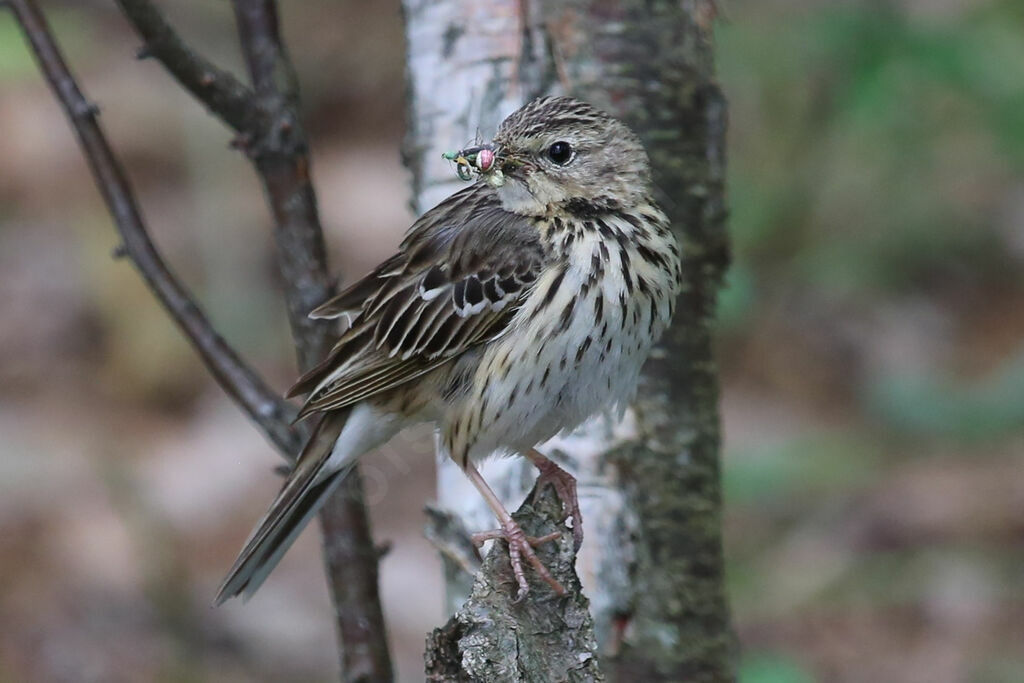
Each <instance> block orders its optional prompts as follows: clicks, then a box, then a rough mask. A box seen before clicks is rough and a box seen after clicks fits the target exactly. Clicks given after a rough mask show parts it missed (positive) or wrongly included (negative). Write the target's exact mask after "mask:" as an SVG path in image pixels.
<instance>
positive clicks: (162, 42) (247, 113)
mask: <svg viewBox="0 0 1024 683" xmlns="http://www.w3.org/2000/svg"><path fill="white" fill-rule="evenodd" d="M117 4H118V5H119V6H120V7H121V11H122V12H124V14H125V16H126V17H128V20H129V21H130V22H131V23H132V25H133V26H134V27H135V30H136V31H138V32H139V35H140V36H141V37H142V40H143V42H144V45H143V47H142V49H141V50H140V52H139V56H140V57H154V58H156V59H157V60H159V61H160V63H161V64H163V65H164V66H165V67H166V68H167V70H168V71H170V72H171V74H172V75H173V76H174V78H176V79H177V80H178V82H179V83H181V85H182V86H183V87H184V88H185V89H186V90H188V91H189V92H190V93H192V94H193V95H194V96H195V97H196V99H198V100H199V101H200V102H202V103H203V104H205V105H206V106H207V107H209V109H210V111H212V112H213V113H214V114H215V115H217V116H218V117H219V118H220V119H221V120H222V121H224V122H225V123H226V124H227V125H229V126H230V127H231V128H233V129H235V130H236V131H238V132H244V131H248V130H252V129H253V128H255V127H256V121H255V119H256V117H257V116H258V115H259V113H260V112H259V110H258V109H257V107H256V106H255V103H254V101H253V97H254V95H253V92H252V90H250V89H249V88H248V87H246V85H245V84H244V83H241V82H240V81H239V80H238V79H236V78H235V77H234V76H233V75H231V73H229V72H227V71H224V70H222V69H220V68H218V67H217V66H215V65H214V64H213V63H211V62H210V61H209V60H207V59H206V58H204V57H203V56H202V55H200V54H199V53H197V52H196V51H195V50H194V49H192V48H191V47H189V46H188V45H187V44H185V42H184V41H183V40H182V39H181V38H180V37H179V36H178V34H177V33H176V32H175V31H174V28H173V27H171V25H170V24H168V23H167V20H166V19H164V17H163V15H162V14H161V13H160V11H159V10H158V9H157V8H156V7H155V6H154V5H153V3H151V2H150V1H149V0H117Z"/></svg>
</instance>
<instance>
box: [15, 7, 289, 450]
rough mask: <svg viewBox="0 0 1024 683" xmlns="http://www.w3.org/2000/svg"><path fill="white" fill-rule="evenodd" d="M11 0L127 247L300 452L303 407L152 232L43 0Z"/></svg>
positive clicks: (267, 429)
mask: <svg viewBox="0 0 1024 683" xmlns="http://www.w3.org/2000/svg"><path fill="white" fill-rule="evenodd" d="M8 4H9V6H10V7H11V9H12V10H13V11H14V14H15V17H17V19H18V22H19V24H21V27H22V30H23V31H24V33H25V36H26V38H27V39H28V41H29V44H30V45H31V46H32V51H33V53H34V54H35V57H36V59H37V60H38V62H39V67H40V69H41V70H42V72H43V74H44V75H45V76H46V80H47V81H48V82H49V84H50V86H51V88H53V91H54V94H55V95H56V97H57V99H58V100H59V101H60V103H61V106H62V107H63V108H64V111H65V113H67V115H68V119H69V120H70V122H71V126H72V128H74V131H75V134H76V135H77V136H78V140H79V143H80V144H81V146H82V151H83V152H84V154H85V157H86V159H87V160H88V162H89V167H90V168H91V169H92V173H93V176H94V177H95V178H96V183H97V185H99V188H100V191H101V192H102V193H103V199H104V201H105V202H106V204H107V207H108V209H109V210H110V213H111V216H112V217H113V218H114V223H115V225H116V227H117V231H118V232H119V233H120V235H121V239H122V240H123V242H124V252H125V253H126V254H127V255H128V257H129V258H130V259H131V261H132V263H134V264H135V267H136V268H137V269H138V270H139V273H141V275H142V277H143V279H145V281H146V284H147V285H148V286H149V288H150V289H151V290H152V292H153V294H154V295H155V296H156V298H157V299H158V300H159V301H160V303H161V304H162V305H163V307H164V308H165V309H166V310H167V313H168V315H170V316H171V319H172V320H173V321H174V322H175V324H177V326H178V327H179V328H180V329H181V331H182V332H183V333H184V334H185V337H186V338H187V339H188V340H189V342H190V343H191V344H192V346H193V347H194V348H195V350H196V352H197V353H198V354H199V357H200V358H201V359H202V361H203V363H204V364H205V365H206V367H207V369H208V370H209V371H210V373H211V374H212V375H213V376H214V378H215V379H216V380H217V383H218V384H220V386H221V387H222V388H223V389H224V391H226V392H227V393H228V395H229V396H231V398H232V399H233V400H234V401H235V402H236V403H237V404H238V405H239V406H240V407H241V408H242V410H244V411H245V413H246V414H247V415H249V417H250V418H251V419H252V420H253V422H255V423H256V424H257V425H258V426H259V428H260V429H261V430H262V431H263V433H264V434H265V435H266V436H267V438H268V439H270V441H271V442H272V443H273V444H274V445H275V446H276V447H277V449H278V450H279V451H281V453H283V454H285V455H286V456H292V455H294V454H295V453H297V452H298V450H299V447H300V446H301V443H302V436H301V435H300V434H299V433H298V432H297V431H296V430H294V429H292V428H291V427H289V424H290V423H291V420H292V418H293V416H294V415H295V409H294V408H293V407H292V406H291V405H290V404H288V403H287V402H285V401H284V400H282V399H281V398H279V396H278V394H277V393H276V392H275V391H274V390H272V389H271V388H270V387H269V386H268V385H267V383H266V382H265V381H264V380H263V379H262V378H261V377H260V376H259V375H258V374H257V373H256V371H255V370H253V369H252V368H251V367H249V365H247V364H246V363H245V361H243V360H242V359H241V358H240V357H239V355H238V354H237V353H236V352H235V350H234V349H233V348H231V346H230V345H229V344H228V343H227V342H226V341H225V340H224V338H223V337H222V336H221V335H220V334H219V333H218V332H217V331H216V330H215V329H214V327H213V325H212V324H211V323H210V320H209V319H208V318H207V317H206V315H205V314H204V313H203V312H202V310H200V308H199V306H198V305H197V304H196V303H195V298H194V297H193V296H192V294H191V293H190V292H189V291H188V290H187V289H186V288H185V286H184V285H183V284H182V283H181V281H180V280H179V279H178V278H177V277H176V276H175V274H174V273H173V272H172V271H171V270H170V268H168V266H167V264H166V263H165V262H164V260H163V257H162V256H161V255H160V252H159V251H158V250H157V248H156V246H155V245H154V244H153V241H152V240H151V239H150V237H149V234H148V231H147V229H146V223H145V221H144V219H143V217H142V214H141V212H140V211H139V207H138V203H137V202H136V200H135V196H134V193H133V191H132V187H131V184H130V183H129V181H128V178H127V176H126V175H125V173H124V169H123V167H122V166H121V163H120V162H119V161H118V159H117V157H116V156H114V153H113V151H112V150H111V148H110V145H109V144H108V143H107V139H106V136H105V135H104V134H103V129H102V128H101V127H100V125H99V123H98V122H97V120H96V116H97V113H98V110H97V108H96V105H94V104H92V103H91V102H89V100H87V99H86V98H85V96H84V95H83V94H82V91H81V89H80V88H79V87H78V83H77V82H76V81H75V78H74V76H72V75H71V72H70V70H69V69H68V66H67V63H66V62H65V61H64V58H63V56H62V55H61V53H60V49H59V48H58V47H57V44H56V41H55V40H54V38H53V34H52V33H51V31H50V29H49V26H48V25H47V23H46V20H45V19H44V17H43V15H42V14H41V13H40V12H39V9H38V7H36V5H35V2H34V1H33V0H11V1H10V2H9V3H8Z"/></svg>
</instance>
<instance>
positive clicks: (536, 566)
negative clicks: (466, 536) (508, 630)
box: [471, 519, 565, 603]
mask: <svg viewBox="0 0 1024 683" xmlns="http://www.w3.org/2000/svg"><path fill="white" fill-rule="evenodd" d="M559 536H561V534H560V533H559V532H557V531H554V532H552V533H550V534H546V535H544V536H539V537H537V536H527V535H526V532H524V531H523V529H522V527H520V526H519V525H518V524H517V523H516V522H515V520H512V519H509V520H508V521H507V522H504V523H503V524H502V526H501V528H500V529H492V530H490V531H481V532H480V533H476V534H473V536H472V537H471V538H472V540H473V543H475V544H477V545H478V546H479V545H481V544H483V543H484V542H485V541H490V540H492V539H495V538H502V539H504V540H505V542H506V543H507V544H508V559H509V562H510V563H511V564H512V574H513V576H515V578H516V584H517V585H518V586H519V590H518V591H517V592H516V597H515V600H513V603H518V602H521V601H522V599H523V598H525V597H526V594H527V593H529V592H530V585H529V584H528V583H527V582H526V571H525V570H524V569H523V558H525V559H526V561H527V562H529V563H530V566H531V567H533V570H534V571H535V572H537V574H538V575H539V576H540V578H542V579H544V581H545V582H546V583H547V584H548V585H549V586H551V590H553V591H555V593H557V594H558V595H565V588H563V587H562V584H560V583H559V582H558V581H557V580H556V579H555V577H553V576H551V572H549V571H548V568H547V567H545V566H544V563H543V562H541V561H540V558H539V557H537V554H536V553H535V552H533V549H534V547H536V546H539V545H541V544H542V543H548V542H550V541H553V540H555V539H557V538H558V537H559Z"/></svg>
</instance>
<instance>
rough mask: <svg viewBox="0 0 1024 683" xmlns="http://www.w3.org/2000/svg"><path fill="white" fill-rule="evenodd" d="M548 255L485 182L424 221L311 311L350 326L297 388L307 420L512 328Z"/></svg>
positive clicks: (530, 226) (402, 380) (410, 376)
mask: <svg viewBox="0 0 1024 683" xmlns="http://www.w3.org/2000/svg"><path fill="white" fill-rule="evenodd" d="M545 264H546V255H545V250H544V248H543V246H542V245H541V242H540V239H539V236H538V233H537V229H536V227H535V226H534V225H533V224H532V222H531V221H530V220H529V219H527V218H524V217H522V216H519V215H517V214H514V213H510V212H508V211H505V210H504V209H503V208H502V207H501V204H500V202H499V200H498V198H497V196H496V195H495V193H494V190H493V189H492V188H490V187H488V186H486V185H484V184H482V183H477V184H475V185H472V186H470V187H468V188H466V189H465V190H463V191H461V192H459V193H457V194H455V195H453V196H451V197H449V198H448V199H447V200H445V201H444V202H442V203H441V204H439V205H438V206H437V207H435V208H434V209H432V210H430V211H429V212H427V213H426V214H424V216H423V217H422V218H420V219H419V220H418V221H417V222H416V223H415V224H414V225H413V227H412V229H411V230H410V231H409V233H408V235H407V236H406V238H405V240H404V241H403V242H402V245H401V247H400V249H399V252H398V253H397V254H396V255H395V256H393V257H391V258H390V259H388V260H387V261H385V262H384V263H382V264H381V265H380V266H378V267H377V268H376V269H375V270H374V271H373V272H372V273H370V274H369V275H368V276H366V277H365V278H363V279H362V280H360V281H358V282H356V283H355V284H353V285H351V286H350V287H349V288H348V289H346V290H345V291H344V292H342V293H341V294H339V295H338V296H336V297H334V298H333V299H331V300H330V301H328V302H326V303H325V304H323V305H322V306H320V307H319V308H317V309H316V310H314V311H313V312H312V313H311V314H310V315H311V316H312V317H320V318H334V317H339V316H342V315H346V316H348V317H349V319H350V320H351V326H350V327H349V329H348V330H347V331H346V332H345V333H344V334H343V335H342V337H341V339H340V340H339V341H338V343H337V344H336V345H335V347H334V349H333V350H332V351H331V353H330V354H329V355H328V357H327V358H326V359H325V360H324V361H323V362H322V363H321V364H320V365H319V366H317V367H316V368H313V369H312V370H311V371H310V372H308V373H307V374H306V375H305V376H303V377H302V378H300V379H299V381H298V382H297V383H296V384H295V386H294V387H292V389H291V391H290V392H289V396H294V395H297V394H301V393H306V392H309V397H308V398H307V399H306V403H305V405H304V406H303V408H302V411H301V412H300V417H301V416H305V415H308V414H309V413H312V412H315V411H322V410H334V409H337V408H343V407H345V406H348V405H352V404H354V403H356V402H358V401H361V400H363V399H365V398H368V397H370V396H373V395H375V394H378V393H380V392H383V391H387V390H389V389H393V388H395V387H397V386H399V385H401V384H404V383H405V382H408V381H410V380H412V379H414V378H416V377H418V376H420V375H422V374H424V373H426V372H429V371H430V370H433V369H434V368H436V367H438V366H440V365H442V364H443V363H445V362H447V361H449V360H451V359H453V358H455V357H457V356H459V355H460V354H462V353H463V352H465V351H466V350H467V349H470V348H472V347H473V346H475V345H477V344H480V343H482V342H485V341H487V340H490V339H494V338H496V337H498V336H500V335H501V334H503V333H504V332H505V330H506V329H507V327H508V324H509V321H510V320H511V319H512V317H513V315H514V313H515V311H516V310H517V309H518V307H519V305H520V304H521V303H522V300H523V299H524V298H525V295H526V293H527V292H528V291H529V289H530V288H531V287H532V285H533V283H534V282H535V281H536V280H537V278H538V277H539V276H540V273H541V271H542V269H543V268H544V266H545Z"/></svg>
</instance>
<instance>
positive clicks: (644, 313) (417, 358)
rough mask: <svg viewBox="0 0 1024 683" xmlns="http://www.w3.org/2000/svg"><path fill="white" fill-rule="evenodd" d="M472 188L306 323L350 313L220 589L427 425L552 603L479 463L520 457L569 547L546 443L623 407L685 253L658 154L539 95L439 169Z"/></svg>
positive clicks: (602, 120) (262, 575) (248, 590)
mask: <svg viewBox="0 0 1024 683" xmlns="http://www.w3.org/2000/svg"><path fill="white" fill-rule="evenodd" d="M445 156H446V158H449V159H451V160H453V161H455V162H456V163H457V165H458V170H459V175H460V177H463V178H466V179H473V177H474V176H475V181H474V182H473V184H472V185H470V186H468V187H467V188H465V189H464V190H462V191H460V192H457V193H455V194H454V195H452V196H451V197H449V198H448V199H445V200H444V201H443V202H441V203H440V204H438V205H437V206H436V207H434V208H433V209H431V210H430V211H428V212H427V213H426V214H424V215H423V216H422V217H421V218H420V219H419V220H417V221H416V222H415V223H414V224H413V226H412V228H411V229H410V230H409V233H408V235H407V236H406V238H405V240H404V241H403V242H402V244H401V246H400V247H399V249H398V253H397V254H395V255H394V256H392V257H391V258H389V259H388V260H387V261H385V262H384V263H382V264H381V265H379V266H378V267H377V268H376V269H374V270H373V272H371V273H370V274H369V275H367V276H366V277H364V278H363V279H361V280H359V281H358V282H356V283H354V284H352V285H351V286H350V287H348V289H346V290H345V291H343V292H342V293H341V294H339V295H338V296H336V297H334V298H333V299H331V300H330V301H327V302H326V303H324V304H323V305H321V306H320V307H319V308H317V309H316V310H314V311H313V312H312V313H310V316H311V317H313V318H338V317H342V316H344V317H346V318H347V319H348V321H349V327H348V329H347V330H346V331H345V332H344V333H343V334H342V335H341V338H340V339H339V340H338V343H337V344H336V345H335V346H334V348H333V350H332V351H331V352H330V354H329V355H328V356H327V358H325V359H324V360H323V362H321V363H320V365H318V366H317V367H315V368H314V369H313V370H311V371H310V372H308V373H307V374H306V375H305V376H303V377H302V378H301V379H299V381H298V382H297V383H296V384H295V386H294V387H293V388H292V390H291V392H290V393H289V395H290V396H294V395H297V394H308V397H307V398H306V402H305V405H304V406H303V408H302V411H301V416H302V417H306V416H312V415H319V416H320V421H319V423H318V424H317V426H316V428H315V430H314V433H313V436H312V438H311V439H310V441H309V443H308V444H307V445H306V446H305V448H304V449H303V452H302V454H301V455H300V456H299V458H298V460H297V461H296V463H295V467H294V469H293V470H292V472H291V473H290V475H289V476H288V478H287V480H286V481H285V483H284V486H283V487H282V489H281V491H280V492H279V493H278V495H277V497H276V498H275V499H274V501H273V503H272V504H271V506H270V510H269V511H268V512H267V514H266V515H265V516H264V517H263V519H262V520H260V522H259V524H258V525H257V527H256V529H255V531H253V533H252V535H251V536H250V537H249V540H248V541H247V542H246V544H245V547H244V548H243V549H242V552H241V554H240V555H239V557H238V559H237V560H236V562H235V564H234V566H233V567H232V568H231V571H230V572H229V574H228V576H227V578H226V579H225V580H224V583H223V585H222V586H221V588H220V591H219V592H218V594H217V598H216V603H217V604H219V603H221V602H223V601H224V600H226V599H228V598H230V597H233V596H236V595H239V594H244V595H246V596H249V595H251V594H252V593H253V592H254V591H255V590H256V589H257V588H259V586H260V584H262V583H263V581H264V579H266V577H267V575H268V574H269V573H270V571H271V570H272V569H273V568H274V566H275V565H276V564H277V562H278V560H280V559H281V556H282V555H283V554H284V552H285V551H286V550H287V549H288V547H289V546H290V545H291V543H292V542H293V541H294V540H295V537H296V536H297V535H298V534H299V532H300V531H301V530H302V528H303V527H304V526H305V525H306V523H307V522H309V520H310V518H311V517H312V516H313V515H314V514H315V513H316V511H317V510H318V509H319V508H320V506H321V505H322V504H323V503H324V501H325V500H326V499H327V497H328V496H329V495H330V493H331V492H332V491H333V490H334V488H335V487H336V486H337V485H338V483H339V482H340V481H341V480H342V478H343V476H344V474H345V472H346V471H347V470H348V469H349V467H350V466H351V465H352V464H353V463H355V462H356V460H357V459H358V458H359V457H360V456H361V455H363V454H364V453H366V452H367V451H369V450H371V449H373V448H375V447H377V446H379V445H381V444H382V443H384V442H385V441H387V440H388V439H390V438H391V437H392V436H393V435H394V434H395V433H396V432H398V431H399V430H400V429H402V428H403V427H406V426H408V425H410V424H414V423H418V422H433V423H434V424H435V425H436V426H437V429H438V430H439V432H440V437H441V438H440V444H441V448H443V450H444V451H445V454H446V455H447V456H448V457H451V458H452V459H453V460H454V461H455V462H457V463H458V464H459V465H460V466H462V468H463V469H464V470H465V472H466V475H467V476H468V477H469V479H470V480H471V481H472V482H473V484H474V485H475V486H476V488H477V489H479V490H480V493H481V494H482V495H483V496H484V498H485V499H486V500H487V503H488V504H489V506H490V507H491V508H492V509H493V510H494V514H495V516H496V517H497V518H498V522H499V525H500V528H499V529H497V530H496V531H493V532H484V533H483V534H481V535H479V536H478V538H479V539H480V540H482V539H485V538H502V539H504V540H505V541H506V542H507V543H508V548H509V557H510V561H511V563H512V567H513V570H514V575H515V577H516V581H517V583H518V586H519V588H518V592H517V599H522V597H523V596H525V595H526V593H527V590H528V584H527V581H526V576H525V572H524V568H523V561H524V560H525V561H526V563H527V564H529V565H530V566H531V567H532V569H533V570H534V571H535V572H536V573H537V574H538V575H539V576H540V577H541V578H543V579H544V580H545V581H547V583H548V584H549V585H550V586H551V587H552V589H554V590H555V591H556V592H559V593H561V592H563V591H562V587H561V586H560V585H559V584H558V583H557V582H556V581H555V579H554V578H552V577H551V575H550V574H549V573H548V571H547V569H546V568H545V567H544V565H543V564H542V563H541V562H540V560H538V559H537V556H536V555H535V553H534V551H533V545H534V544H536V543H539V542H544V541H546V540H550V538H549V537H544V538H540V539H531V538H528V537H527V536H526V535H525V534H524V533H523V531H522V529H520V528H519V526H518V525H517V524H516V522H514V521H513V520H512V517H511V515H510V514H509V513H508V511H507V510H506V509H505V507H504V506H503V505H502V503H501V501H500V500H499V499H498V497H497V496H496V495H495V494H494V492H493V491H492V490H491V488H490V487H489V486H488V485H487V483H486V482H485V481H484V479H483V477H481V476H480V473H479V471H478V470H477V468H476V465H475V463H476V462H478V461H480V460H481V459H482V458H486V457H487V456H489V455H491V454H494V453H508V454H511V453H518V454H522V455H524V456H526V457H528V458H530V460H531V461H532V462H533V463H534V464H536V465H537V467H538V468H539V469H540V471H541V476H542V477H543V479H544V481H546V482H550V483H551V484H553V485H554V486H555V488H556V491H557V492H558V493H559V495H560V496H561V497H562V499H563V503H564V505H565V507H566V510H567V512H568V513H569V514H571V515H572V516H573V517H574V519H573V533H574V536H575V538H576V542H577V544H578V543H579V541H580V540H581V539H582V529H583V527H582V520H580V519H579V507H578V505H577V501H576V487H575V480H573V478H572V477H571V476H570V475H569V474H568V473H567V472H565V471H563V470H561V469H560V468H559V467H558V466H557V465H555V464H554V463H553V462H551V461H550V460H548V459H547V458H545V457H544V456H543V455H541V454H540V453H538V452H537V451H536V450H534V447H535V446H536V445H537V444H539V443H542V442H543V441H545V440H547V439H549V438H551V437H552V436H554V435H555V434H557V433H559V432H562V431H565V430H570V429H573V428H575V427H576V426H578V425H579V424H580V423H581V422H583V421H584V420H586V419H587V418H588V417H589V416H591V415H593V414H595V413H597V412H599V411H602V410H605V409H608V408H611V407H614V406H617V405H619V406H621V405H624V404H625V403H626V402H628V401H629V399H630V398H631V396H632V394H633V392H634V391H635V387H636V384H637V378H638V376H639V373H640V367H641V365H642V364H643V362H644V359H645V358H646V357H647V355H648V353H649V351H650V349H651V345H652V344H653V343H654V342H655V341H656V340H657V339H658V337H659V336H660V335H661V333H662V331H663V330H664V329H665V326H666V325H667V324H668V321H669V319H670V318H671V317H672V311H673V308H674V305H675V299H676V296H677V294H678V293H679V289H680V280H681V272H680V257H679V247H678V245H677V243H676V240H675V239H674V237H673V236H672V232H671V231H670V229H669V224H668V219H667V218H666V217H665V214H664V213H663V212H662V211H661V209H660V208H658V206H657V205H656V204H655V203H654V200H653V199H652V196H651V183H650V169H649V163H648V159H647V154H646V153H645V152H644V149H643V147H642V145H641V144H640V141H639V139H638V138H637V136H636V135H634V134H633V133H632V132H631V131H630V130H629V129H628V128H627V127H626V126H625V125H623V124H622V123H620V122H619V121H616V120H615V119H613V118H611V117H610V116H608V115H607V114H605V113H603V112H600V111H598V110H597V109H595V108H593V107H592V106H590V105H588V104H585V103H583V102H580V101H578V100H575V99H572V98H568V97H554V98H544V99H539V100H536V101H534V102H531V103H529V104H527V105H526V106H524V107H523V108H521V109H519V110H518V111H516V112H515V113H513V114H512V115H510V116H509V117H508V118H507V119H505V120H504V121H503V122H502V124H501V125H500V126H499V128H498V131H497V134H496V135H495V137H494V140H493V142H492V143H490V144H485V145H481V146H479V147H474V148H471V149H465V150H459V151H458V152H453V153H449V154H446V155H445Z"/></svg>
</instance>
